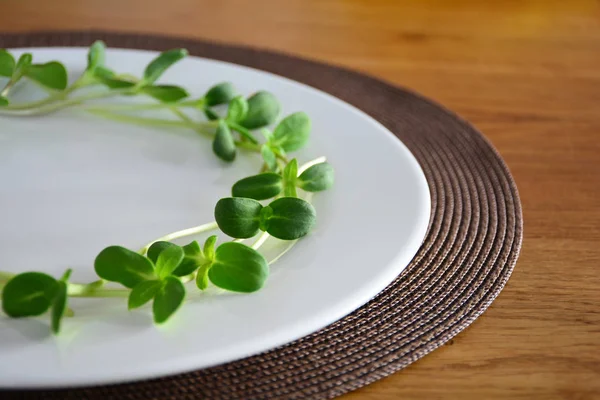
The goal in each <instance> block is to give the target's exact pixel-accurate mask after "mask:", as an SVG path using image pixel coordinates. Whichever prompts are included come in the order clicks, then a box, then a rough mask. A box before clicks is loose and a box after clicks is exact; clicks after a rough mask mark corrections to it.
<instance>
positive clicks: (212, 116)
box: [204, 107, 221, 121]
mask: <svg viewBox="0 0 600 400" xmlns="http://www.w3.org/2000/svg"><path fill="white" fill-rule="evenodd" d="M204 115H205V116H206V118H207V119H208V120H209V121H216V120H218V119H219V118H221V117H219V114H217V113H216V112H214V111H213V110H211V109H210V108H208V107H205V108H204Z"/></svg>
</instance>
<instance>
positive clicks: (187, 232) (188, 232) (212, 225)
mask: <svg viewBox="0 0 600 400" xmlns="http://www.w3.org/2000/svg"><path fill="white" fill-rule="evenodd" d="M218 227H219V225H217V223H216V222H209V223H207V224H203V225H199V226H194V227H193V228H188V229H183V230H180V231H177V232H173V233H169V234H168V235H165V236H162V237H159V238H158V239H156V240H153V241H152V242H150V243H148V244H147V245H146V246H144V247H142V248H141V249H140V251H139V253H140V254H142V255H144V254H146V252H147V251H148V249H149V248H150V246H152V244H154V243H156V242H169V241H171V240H175V239H179V238H182V237H186V236H192V235H197V234H199V233H203V232H208V231H212V230H215V229H217V228H218Z"/></svg>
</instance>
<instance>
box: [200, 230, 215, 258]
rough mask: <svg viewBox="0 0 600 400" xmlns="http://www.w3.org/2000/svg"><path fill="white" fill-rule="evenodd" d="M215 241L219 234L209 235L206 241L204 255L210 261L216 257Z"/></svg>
mask: <svg viewBox="0 0 600 400" xmlns="http://www.w3.org/2000/svg"><path fill="white" fill-rule="evenodd" d="M215 243H217V235H212V236H209V237H208V238H207V239H206V241H205V242H204V249H203V252H204V257H205V258H206V259H207V260H209V261H212V260H214V259H215Z"/></svg>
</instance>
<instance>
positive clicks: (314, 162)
mask: <svg viewBox="0 0 600 400" xmlns="http://www.w3.org/2000/svg"><path fill="white" fill-rule="evenodd" d="M325 161H327V157H318V158H315V159H314V160H311V161H309V162H307V163H304V164H302V165H301V166H300V167H298V176H300V174H302V173H303V172H304V171H306V170H307V169H309V168H310V167H312V166H313V165H317V164H321V163H324V162H325Z"/></svg>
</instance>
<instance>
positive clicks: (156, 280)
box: [94, 243, 198, 324]
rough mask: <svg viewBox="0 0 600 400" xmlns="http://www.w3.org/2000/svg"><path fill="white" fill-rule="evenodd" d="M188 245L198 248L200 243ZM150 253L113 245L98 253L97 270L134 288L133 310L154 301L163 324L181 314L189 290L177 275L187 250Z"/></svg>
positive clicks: (168, 248)
mask: <svg viewBox="0 0 600 400" xmlns="http://www.w3.org/2000/svg"><path fill="white" fill-rule="evenodd" d="M155 245H156V244H154V245H153V246H155ZM188 246H189V247H190V248H192V249H194V248H196V247H197V246H198V244H197V243H196V244H195V245H194V244H193V243H192V244H190V245H188ZM148 254H149V256H148V257H145V256H143V255H140V254H138V253H136V252H133V251H131V250H128V249H126V248H124V247H120V246H110V247H107V248H105V249H104V250H102V251H101V252H100V254H98V256H97V257H96V260H95V262H94V269H95V270H96V273H97V274H98V276H99V277H100V278H102V279H105V280H107V281H111V282H118V283H120V284H122V285H123V286H126V287H128V288H130V289H132V291H131V293H130V294H129V301H128V306H129V309H130V310H131V309H134V308H138V307H141V306H143V305H144V304H146V303H147V302H149V301H150V300H152V299H154V302H153V304H152V312H153V315H154V322H156V323H157V324H161V323H163V322H165V321H167V320H168V319H169V317H170V316H171V315H173V314H174V313H175V311H177V309H178V308H179V307H180V306H181V304H182V303H183V300H184V298H185V287H184V286H183V283H181V280H180V279H179V278H178V276H177V275H175V273H176V272H177V270H178V268H179V267H180V266H181V265H182V263H183V262H184V260H185V259H186V251H185V250H184V248H182V247H180V246H176V245H173V246H161V245H157V246H156V247H154V249H153V248H152V247H151V248H150V249H149V250H148ZM151 255H152V258H151V257H150V256H151ZM189 258H191V257H188V259H189ZM195 268H197V267H195ZM195 268H194V269H195Z"/></svg>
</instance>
